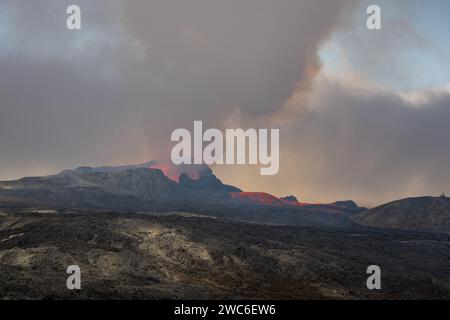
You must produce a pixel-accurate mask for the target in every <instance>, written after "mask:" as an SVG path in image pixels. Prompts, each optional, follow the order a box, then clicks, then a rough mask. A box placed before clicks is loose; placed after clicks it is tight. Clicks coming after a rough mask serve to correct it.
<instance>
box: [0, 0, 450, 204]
mask: <svg viewBox="0 0 450 320" xmlns="http://www.w3.org/2000/svg"><path fill="white" fill-rule="evenodd" d="M69 4H72V3H71V1H56V0H36V1H32V2H25V1H12V0H8V1H2V2H1V4H0V18H1V19H0V40H1V41H0V43H1V44H0V70H1V73H0V97H1V102H0V152H1V153H0V179H7V178H17V177H20V176H26V175H34V174H47V173H53V172H56V171H59V170H62V169H65V168H70V167H75V166H78V165H114V164H119V163H138V162H144V161H147V160H150V159H151V158H167V157H168V156H169V154H170V153H169V151H170V147H171V145H170V134H171V132H172V131H173V130H174V129H176V128H180V127H187V128H190V127H191V126H192V125H193V121H194V120H203V121H204V122H205V126H208V127H219V128H221V127H222V128H223V127H225V126H227V127H230V128H232V127H234V126H236V127H238V126H240V125H243V126H245V127H246V126H249V125H250V126H255V127H259V126H261V125H263V126H264V124H267V123H270V124H272V125H274V124H276V125H277V126H281V127H280V128H281V150H282V158H281V167H280V173H279V174H278V175H277V176H273V177H270V178H268V177H261V176H259V174H258V171H257V170H253V168H248V167H245V168H240V167H239V168H236V167H216V168H215V170H217V172H218V173H219V176H220V177H225V179H224V180H225V182H228V183H233V184H236V185H238V186H242V187H243V188H245V189H248V190H261V191H268V192H272V193H275V194H277V195H284V194H288V193H295V194H296V195H298V196H299V197H300V199H302V200H308V201H324V202H328V201H333V200H336V199H345V198H353V199H355V200H361V201H362V203H363V204H375V203H378V202H381V201H384V200H391V199H392V198H395V197H400V196H406V195H415V194H427V193H430V194H437V193H439V192H441V191H447V192H448V193H450V190H448V188H449V184H448V181H450V179H449V178H450V176H449V175H450V173H449V172H450V171H448V170H446V166H448V163H450V151H449V148H448V147H447V142H446V138H447V137H448V136H450V132H449V131H450V129H448V128H450V126H448V125H447V123H446V122H447V119H449V116H450V114H449V113H450V111H449V110H450V109H449V103H450V102H449V94H448V92H444V91H443V92H441V93H439V94H437V93H429V94H428V95H425V96H424V97H425V98H423V99H422V100H420V103H416V102H415V103H411V101H412V100H411V99H410V100H406V99H404V98H402V97H401V96H400V95H399V94H398V93H395V92H394V91H389V90H374V89H373V88H360V89H358V90H356V89H355V88H354V87H353V86H352V84H351V83H347V82H346V81H345V80H342V79H341V80H339V81H335V80H332V81H328V80H323V79H322V80H320V81H318V80H317V79H316V78H317V77H319V78H320V77H321V74H322V72H321V66H320V64H319V62H318V58H317V52H318V48H319V47H320V46H321V44H322V43H323V42H325V41H326V39H327V37H328V36H329V35H330V33H331V32H332V31H334V30H336V28H339V26H340V23H341V21H342V17H347V15H349V14H350V13H351V11H352V10H353V9H354V8H356V7H357V6H349V5H348V4H347V1H315V0H314V1H313V0H311V1H298V0H283V1H269V0H241V1H237V0H227V1H214V0H209V1H206V0H177V1H175V0H153V1H136V0H134V1H133V0H132V1H123V2H121V1H109V0H104V1H102V0H97V1H87V0H84V1H78V4H79V5H80V6H81V8H82V15H83V22H82V30H81V31H76V32H70V31H68V30H66V28H65V18H66V15H65V9H66V7H67V6H68V5H69ZM350 4H354V2H351V3H350ZM357 8H360V7H357ZM345 22H346V21H345ZM406 36H408V35H407V34H405V37H406ZM405 41H406V40H405ZM406 42H408V41H406ZM352 50H354V51H352V54H355V55H357V54H358V46H353V49H352ZM364 50H367V49H364V46H362V49H361V51H362V52H361V54H364V52H363V51H364ZM361 61H362V60H361ZM306 106H307V108H306ZM299 110H300V111H299ZM267 120H268V121H267ZM241 121H242V122H241Z"/></svg>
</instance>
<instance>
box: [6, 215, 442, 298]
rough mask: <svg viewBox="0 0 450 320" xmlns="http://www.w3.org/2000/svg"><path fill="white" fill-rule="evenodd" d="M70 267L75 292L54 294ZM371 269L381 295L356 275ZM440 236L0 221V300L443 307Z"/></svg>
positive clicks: (120, 220) (72, 219)
mask: <svg viewBox="0 0 450 320" xmlns="http://www.w3.org/2000/svg"><path fill="white" fill-rule="evenodd" d="M73 264H76V265H79V266H80V268H81V271H82V290H80V291H69V290H68V289H67V288H66V277H67V276H68V275H66V273H65V270H66V268H67V266H68V265H73ZM370 264H378V265H379V266H380V267H381V268H382V272H383V274H382V275H383V277H382V290H380V291H369V290H367V288H366V283H365V281H366V278H367V275H366V268H367V266H368V265H370ZM449 270H450V237H449V236H445V235H438V234H431V233H430V234H422V233H414V232H413V233H412V232H404V231H389V232H386V231H383V230H377V229H370V228H369V229H367V228H364V227H357V226H355V227H352V228H344V229H336V228H321V229H317V228H311V227H298V226H297V227H292V226H268V225H257V224H246V223H242V222H233V221H228V220H223V219H218V218H211V217H201V216H196V215H192V214H187V213H171V214H165V215H135V214H112V213H110V214H106V213H104V214H98V213H97V214H91V213H66V214H58V213H51V212H41V213H32V212H29V213H20V214H3V215H2V216H1V217H0V297H1V298H2V299H23V298H25V299H105V298H108V299H201V298H207V299H224V298H233V299H237V298H244V299H245V298H253V299H255V298H257V299H266V298H273V299H323V298H327V299H329V298H331V299H354V298H358V299H359V298H362V299H381V298H388V299H416V298H425V299H431V298H435V299H443V298H447V299H448V298H450V273H449V272H448V271H449Z"/></svg>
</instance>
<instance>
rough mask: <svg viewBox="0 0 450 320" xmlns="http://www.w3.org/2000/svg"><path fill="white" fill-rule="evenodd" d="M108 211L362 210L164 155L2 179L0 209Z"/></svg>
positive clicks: (288, 218) (288, 214) (335, 217)
mask: <svg viewBox="0 0 450 320" xmlns="http://www.w3.org/2000/svg"><path fill="white" fill-rule="evenodd" d="M36 208H39V209H40V210H42V209H45V210H56V211H58V212H64V211H66V210H82V211H86V210H89V211H102V212H104V211H111V212H141V213H145V212H149V211H164V212H167V211H173V210H182V211H189V212H196V213H202V214H204V213H207V214H210V215H215V216H220V217H224V216H226V217H228V218H233V219H239V220H245V221H252V222H264V223H277V224H280V223H281V224H305V223H321V224H333V225H335V224H336V223H348V222H349V221H348V219H347V218H348V216H349V215H351V214H354V213H356V212H360V211H361V210H364V209H363V208H358V207H357V206H356V205H355V204H354V202H352V201H341V202H336V203H331V204H308V203H300V202H298V201H297V199H296V198H295V197H293V196H289V197H285V198H278V197H276V196H273V195H270V194H267V193H262V192H243V191H242V190H241V189H239V188H237V187H234V186H230V185H226V184H224V183H222V181H220V179H218V178H217V177H216V176H215V175H214V174H213V172H212V170H211V169H210V168H209V167H208V166H199V165H197V166H192V167H191V166H188V165H185V166H175V165H173V164H171V163H167V162H163V161H150V162H147V163H144V164H140V165H127V166H118V167H96V168H92V167H79V168H77V169H75V170H65V171H63V172H61V173H59V174H57V175H50V176H44V177H27V178H22V179H19V180H15V181H3V182H1V181H0V209H2V210H4V211H8V212H11V211H13V212H16V211H17V210H21V212H22V211H24V210H28V209H36Z"/></svg>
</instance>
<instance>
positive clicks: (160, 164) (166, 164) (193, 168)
mask: <svg viewBox="0 0 450 320" xmlns="http://www.w3.org/2000/svg"><path fill="white" fill-rule="evenodd" d="M148 164H149V165H148V168H150V169H159V170H161V171H162V172H163V173H164V175H165V176H166V177H167V178H169V179H170V180H173V181H175V182H179V179H180V176H181V175H182V174H183V173H185V174H187V175H188V176H189V178H191V179H194V180H198V179H200V177H201V175H202V173H204V172H206V171H209V170H210V169H209V167H208V166H206V165H201V164H190V165H187V164H181V165H174V164H172V163H171V162H170V161H166V160H153V161H150V162H149V163H148Z"/></svg>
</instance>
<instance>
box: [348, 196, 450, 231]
mask: <svg viewBox="0 0 450 320" xmlns="http://www.w3.org/2000/svg"><path fill="white" fill-rule="evenodd" d="M352 219H353V221H355V222H357V223H360V224H364V225H369V226H374V227H383V228H395V229H405V230H419V231H437V232H445V233H450V198H446V197H438V198H437V197H418V198H407V199H402V200H397V201H393V202H390V203H387V204H384V205H381V206H379V207H376V208H373V209H370V210H367V211H364V212H361V213H359V214H356V215H354V216H353V217H352Z"/></svg>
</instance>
